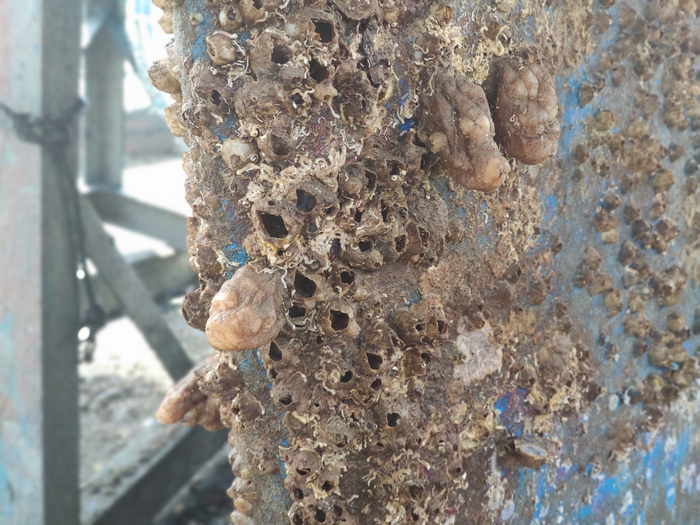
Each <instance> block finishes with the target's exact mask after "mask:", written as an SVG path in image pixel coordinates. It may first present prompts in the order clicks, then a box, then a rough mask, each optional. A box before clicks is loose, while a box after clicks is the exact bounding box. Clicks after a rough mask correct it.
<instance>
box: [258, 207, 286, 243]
mask: <svg viewBox="0 0 700 525" xmlns="http://www.w3.org/2000/svg"><path fill="white" fill-rule="evenodd" d="M258 217H259V218H260V222H261V223H262V226H263V228H264V229H265V231H266V232H267V234H268V235H269V236H270V237H272V238H274V239H284V238H285V237H286V236H287V235H289V231H288V230H287V226H285V224H284V219H282V217H280V216H279V215H273V214H271V213H265V212H258Z"/></svg>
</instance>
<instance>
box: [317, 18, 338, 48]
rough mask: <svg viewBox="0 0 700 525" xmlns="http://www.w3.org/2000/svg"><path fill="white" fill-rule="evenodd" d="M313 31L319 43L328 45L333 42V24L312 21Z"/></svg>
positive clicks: (323, 21)
mask: <svg viewBox="0 0 700 525" xmlns="http://www.w3.org/2000/svg"><path fill="white" fill-rule="evenodd" d="M313 23H314V30H315V31H316V34H317V35H318V37H319V38H320V39H321V42H323V43H324V44H328V43H330V42H332V41H333V33H334V31H333V24H331V23H330V22H326V21H325V20H313Z"/></svg>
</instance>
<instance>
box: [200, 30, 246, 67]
mask: <svg viewBox="0 0 700 525" xmlns="http://www.w3.org/2000/svg"><path fill="white" fill-rule="evenodd" d="M207 54H208V55H209V58H210V59H211V61H212V62H213V63H214V64H216V65H219V66H223V65H227V64H233V63H234V62H236V61H237V60H239V59H240V49H239V48H238V46H236V44H235V43H234V42H233V36H232V35H228V34H225V33H219V32H217V33H214V34H213V35H210V36H208V37H207Z"/></svg>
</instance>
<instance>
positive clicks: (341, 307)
mask: <svg viewBox="0 0 700 525" xmlns="http://www.w3.org/2000/svg"><path fill="white" fill-rule="evenodd" d="M318 323H319V326H320V327H321V329H322V330H323V331H324V332H325V333H326V334H328V335H340V336H342V337H346V338H348V339H354V338H355V337H357V336H358V335H359V333H360V326H359V325H358V324H357V321H356V320H355V307H354V306H353V305H352V303H350V302H346V301H339V300H336V301H332V302H331V303H329V304H327V305H326V306H324V308H323V309H322V310H321V312H320V313H319V320H318Z"/></svg>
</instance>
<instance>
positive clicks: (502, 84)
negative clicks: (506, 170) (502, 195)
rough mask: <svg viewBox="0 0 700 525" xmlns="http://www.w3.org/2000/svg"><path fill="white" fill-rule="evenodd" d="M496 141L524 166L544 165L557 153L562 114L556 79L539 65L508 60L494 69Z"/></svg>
mask: <svg viewBox="0 0 700 525" xmlns="http://www.w3.org/2000/svg"><path fill="white" fill-rule="evenodd" d="M489 83H490V84H492V85H493V86H495V101H492V102H494V112H493V122H494V125H495V127H496V141H497V142H498V143H499V144H501V145H503V148H504V149H505V151H506V154H507V155H508V156H510V157H513V158H514V159H517V160H519V161H520V162H522V163H523V164H540V163H542V162H544V161H545V160H547V159H548V158H550V157H552V156H553V155H554V154H555V153H556V152H557V142H558V141H559V133H560V128H559V121H558V120H557V113H558V111H559V108H558V101H557V93H556V90H555V89H554V79H553V78H552V76H551V75H550V74H549V73H548V72H547V71H546V70H545V69H544V68H542V67H541V66H539V65H538V64H525V63H521V62H519V61H517V60H515V59H504V60H499V61H498V62H496V63H495V64H494V65H493V67H492V72H491V78H490V79H489Z"/></svg>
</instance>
